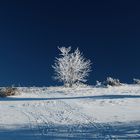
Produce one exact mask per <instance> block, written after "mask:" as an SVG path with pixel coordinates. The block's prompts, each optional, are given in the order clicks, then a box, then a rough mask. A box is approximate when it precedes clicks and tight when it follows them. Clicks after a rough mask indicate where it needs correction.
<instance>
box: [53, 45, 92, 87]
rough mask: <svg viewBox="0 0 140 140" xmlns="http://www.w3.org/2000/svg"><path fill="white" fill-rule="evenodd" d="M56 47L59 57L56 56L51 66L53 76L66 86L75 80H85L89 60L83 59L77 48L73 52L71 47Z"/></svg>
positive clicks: (88, 68)
mask: <svg viewBox="0 0 140 140" xmlns="http://www.w3.org/2000/svg"><path fill="white" fill-rule="evenodd" d="M58 49H59V50H60V52H61V53H60V57H59V58H56V60H55V64H54V65H53V66H52V67H53V69H54V71H55V76H54V78H55V79H56V80H59V81H60V82H63V83H64V85H65V86H68V87H72V85H73V84H75V83H77V82H86V81H87V79H86V78H87V76H88V75H89V72H90V71H91V61H90V60H87V59H85V58H84V57H83V55H82V53H81V52H80V51H79V49H78V48H77V49H76V50H75V51H74V52H73V53H71V47H68V48H66V47H61V48H59V47H58Z"/></svg>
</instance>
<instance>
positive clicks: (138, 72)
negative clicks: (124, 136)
mask: <svg viewBox="0 0 140 140" xmlns="http://www.w3.org/2000/svg"><path fill="white" fill-rule="evenodd" d="M139 6H140V2H139V1H136V0H134V1H129V0H127V1H126V0H118V1H113V0H109V1H103V0H101V1H69V2H68V1H47V0H46V1H45V0H44V1H42V0H40V1H31V0H28V1H4V2H0V19H1V20H0V65H1V69H0V86H10V85H12V84H15V85H19V84H20V85H21V86H33V85H35V86H50V85H59V83H57V82H55V81H53V79H52V76H53V69H52V67H51V65H52V64H53V63H54V58H55V57H56V56H58V53H59V51H58V50H57V46H66V47H67V46H72V48H73V49H75V48H77V47H79V49H80V50H81V51H82V52H83V54H84V56H85V57H87V58H88V59H91V61H92V63H93V65H92V72H91V74H90V77H89V81H88V83H89V84H94V83H95V81H96V80H100V81H102V80H105V79H106V77H108V76H112V77H114V78H119V79H120V80H121V81H122V82H128V83H131V82H132V79H133V78H140V62H139V60H140V55H139V52H140V8H139Z"/></svg>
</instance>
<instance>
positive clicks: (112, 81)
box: [103, 77, 122, 86]
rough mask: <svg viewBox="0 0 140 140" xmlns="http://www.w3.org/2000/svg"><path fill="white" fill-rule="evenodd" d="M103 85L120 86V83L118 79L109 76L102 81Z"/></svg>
mask: <svg viewBox="0 0 140 140" xmlns="http://www.w3.org/2000/svg"><path fill="white" fill-rule="evenodd" d="M103 85H105V86H108V85H109V86H120V85H122V84H121V83H120V81H119V79H113V78H111V77H107V80H106V81H104V82H103Z"/></svg>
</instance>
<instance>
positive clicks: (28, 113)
mask: <svg viewBox="0 0 140 140" xmlns="http://www.w3.org/2000/svg"><path fill="white" fill-rule="evenodd" d="M18 90H19V92H20V95H17V96H11V97H7V98H0V140H18V139H19V137H20V139H21V140H40V139H41V140H44V139H47V138H48V139H92V138H94V139H123V138H125V139H126V138H127V139H136V138H137V139H140V106H139V105H140V86H139V85H123V86H119V87H108V88H95V87H83V88H82V87H79V88H72V89H71V88H63V87H48V88H36V87H34V88H26V87H25V88H18Z"/></svg>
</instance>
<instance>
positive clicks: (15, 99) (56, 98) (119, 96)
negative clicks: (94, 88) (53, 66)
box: [0, 95, 140, 101]
mask: <svg viewBox="0 0 140 140" xmlns="http://www.w3.org/2000/svg"><path fill="white" fill-rule="evenodd" d="M124 98H140V95H99V96H76V97H55V98H46V97H43V98H19V97H16V98H15V97H6V98H0V101H41V100H69V99H93V100H100V99H124Z"/></svg>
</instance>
